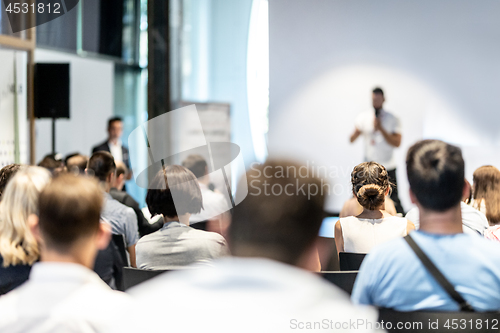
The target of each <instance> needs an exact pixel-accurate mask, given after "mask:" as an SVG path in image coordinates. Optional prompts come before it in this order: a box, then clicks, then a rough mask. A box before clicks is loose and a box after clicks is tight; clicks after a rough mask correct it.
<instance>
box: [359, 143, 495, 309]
mask: <svg viewBox="0 0 500 333" xmlns="http://www.w3.org/2000/svg"><path fill="white" fill-rule="evenodd" d="M406 169H407V173H408V180H409V183H410V197H411V199H412V202H413V203H414V204H416V205H417V207H418V208H419V212H420V229H419V230H417V231H414V232H412V233H411V235H410V236H411V239H413V241H414V242H415V243H416V244H417V246H418V247H420V249H421V250H422V251H423V252H424V253H425V254H426V255H427V256H428V257H429V259H430V261H431V262H432V263H433V264H434V265H435V266H436V267H437V269H438V270H439V271H441V273H442V274H443V275H444V276H445V278H446V279H447V280H449V282H450V283H451V284H452V285H453V286H454V288H455V290H456V291H457V292H458V293H459V294H460V295H461V297H463V298H464V299H465V300H466V301H467V302H468V303H469V304H470V305H471V306H472V308H474V309H475V310H476V311H497V310H499V309H500V244H498V243H496V242H491V241H488V240H485V239H484V238H482V237H474V236H471V235H467V234H464V233H463V232H462V216H461V207H460V202H461V200H462V197H463V196H465V195H467V192H468V188H466V187H465V186H464V160H463V158H462V152H461V150H460V148H458V147H455V146H451V145H448V144H446V143H444V142H442V141H437V140H424V141H419V142H417V143H416V144H415V145H413V146H412V147H411V148H410V149H409V151H408V154H407V157H406ZM410 236H407V237H410ZM352 299H353V301H354V302H356V303H361V304H372V305H376V306H379V307H385V308H391V309H395V310H398V311H419V310H430V311H457V310H459V309H460V307H459V305H458V303H457V302H455V301H454V300H453V298H451V297H450V296H449V294H448V293H447V292H446V291H445V289H443V287H442V286H441V285H440V284H439V283H438V282H437V281H436V280H435V279H434V278H433V276H432V275H431V274H430V272H429V271H428V270H427V268H426V267H425V266H424V265H423V264H422V262H421V261H420V259H419V258H418V257H417V256H416V254H415V252H414V251H413V250H412V248H411V247H410V246H409V244H408V243H407V241H406V240H405V239H395V240H392V241H390V242H387V243H385V244H382V245H380V246H378V247H377V248H375V249H373V251H372V252H371V253H370V254H369V255H368V256H367V257H366V258H365V260H364V261H363V264H362V265H361V269H360V271H359V274H358V276H357V279H356V283H355V285H354V290H353V293H352Z"/></svg>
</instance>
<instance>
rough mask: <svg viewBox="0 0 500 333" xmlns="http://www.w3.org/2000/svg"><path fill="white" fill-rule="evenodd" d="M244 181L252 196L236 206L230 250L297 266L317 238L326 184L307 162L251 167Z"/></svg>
mask: <svg viewBox="0 0 500 333" xmlns="http://www.w3.org/2000/svg"><path fill="white" fill-rule="evenodd" d="M242 181H248V185H249V186H248V196H247V197H246V198H245V200H243V202H241V203H240V204H239V205H237V206H236V207H235V208H234V213H233V218H232V223H231V225H230V227H229V233H228V242H229V247H230V249H231V253H232V254H233V255H235V256H240V257H262V258H269V259H273V260H277V261H280V262H283V263H287V264H290V265H298V263H299V262H300V261H301V259H302V256H303V255H304V254H305V253H306V252H307V251H308V250H309V249H310V248H311V247H312V246H313V245H314V242H315V240H316V239H317V237H318V233H319V229H320V226H321V222H322V220H323V217H324V212H323V205H324V198H325V196H324V191H323V185H324V184H323V182H322V181H321V180H320V179H318V178H316V177H314V176H313V175H312V172H311V170H308V169H307V168H306V167H305V166H303V165H300V164H296V163H293V162H290V161H286V160H269V161H267V162H266V163H264V164H262V165H258V166H252V169H251V170H250V171H249V172H248V173H247V175H246V179H245V178H244V177H243V179H242ZM241 187H242V186H239V188H241Z"/></svg>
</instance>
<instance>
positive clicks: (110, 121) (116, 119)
mask: <svg viewBox="0 0 500 333" xmlns="http://www.w3.org/2000/svg"><path fill="white" fill-rule="evenodd" d="M115 121H121V122H123V119H122V117H113V118H109V120H108V129H109V128H110V127H111V125H112V124H113V123H114V122H115Z"/></svg>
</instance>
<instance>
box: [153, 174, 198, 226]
mask: <svg viewBox="0 0 500 333" xmlns="http://www.w3.org/2000/svg"><path fill="white" fill-rule="evenodd" d="M146 203H147V205H148V208H149V212H150V213H151V216H155V215H163V216H166V217H170V218H173V217H176V216H181V215H185V214H197V213H199V212H200V211H201V209H202V208H203V199H202V196H201V190H200V185H199V184H198V181H197V179H196V177H195V175H194V174H193V173H192V172H191V171H189V170H188V169H186V168H185V167H183V166H180V165H169V166H166V167H163V168H162V169H161V170H160V171H158V173H157V174H156V176H155V177H154V179H153V181H152V182H151V183H150V184H149V190H148V193H147V195H146Z"/></svg>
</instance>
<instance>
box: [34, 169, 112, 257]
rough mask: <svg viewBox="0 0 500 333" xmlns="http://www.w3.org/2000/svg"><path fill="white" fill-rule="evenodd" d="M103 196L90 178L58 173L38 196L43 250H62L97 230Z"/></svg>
mask: <svg viewBox="0 0 500 333" xmlns="http://www.w3.org/2000/svg"><path fill="white" fill-rule="evenodd" d="M103 200H104V198H103V194H102V191H101V190H100V188H99V186H98V184H97V182H96V181H95V180H93V179H91V178H88V177H83V176H76V175H72V174H62V175H60V176H58V177H56V178H54V179H53V180H52V181H51V182H50V183H49V184H48V185H47V186H46V187H45V188H44V189H43V190H42V192H41V193H40V197H39V200H38V216H39V226H40V232H41V234H42V237H43V239H44V242H45V243H46V245H47V247H50V248H53V249H55V250H57V251H65V250H67V249H68V248H70V247H71V246H72V245H73V244H74V242H75V241H76V240H78V239H80V238H83V237H88V236H90V235H92V234H94V233H96V232H97V231H98V230H99V219H100V215H101V209H102V205H103Z"/></svg>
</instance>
